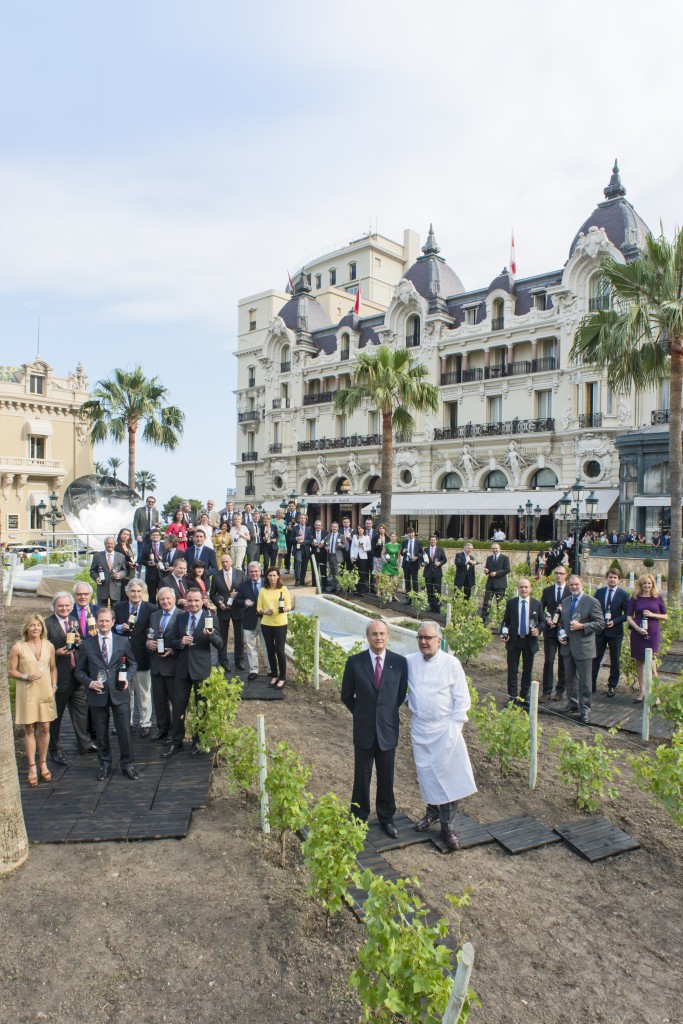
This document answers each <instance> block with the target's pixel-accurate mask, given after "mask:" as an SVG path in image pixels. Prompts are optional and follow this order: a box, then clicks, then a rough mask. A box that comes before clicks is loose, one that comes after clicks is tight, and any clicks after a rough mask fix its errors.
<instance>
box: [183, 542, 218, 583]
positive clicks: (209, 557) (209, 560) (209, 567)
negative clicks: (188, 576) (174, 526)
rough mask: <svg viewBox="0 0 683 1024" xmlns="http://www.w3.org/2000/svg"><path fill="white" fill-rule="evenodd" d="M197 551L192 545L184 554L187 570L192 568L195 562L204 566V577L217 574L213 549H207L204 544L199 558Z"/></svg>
mask: <svg viewBox="0 0 683 1024" xmlns="http://www.w3.org/2000/svg"><path fill="white" fill-rule="evenodd" d="M199 550H200V549H199V548H197V547H195V545H194V544H192V545H191V547H189V548H188V549H187V551H186V552H185V557H186V558H187V568H188V570H189V569H191V568H192V566H193V565H194V563H195V562H203V563H204V565H205V566H206V575H207V576H213V574H214V573H215V572H218V564H217V562H216V552H215V551H214V550H213V548H210V547H207V545H206V544H205V545H204V546H203V547H202V549H201V552H202V553H201V556H200V555H199Z"/></svg>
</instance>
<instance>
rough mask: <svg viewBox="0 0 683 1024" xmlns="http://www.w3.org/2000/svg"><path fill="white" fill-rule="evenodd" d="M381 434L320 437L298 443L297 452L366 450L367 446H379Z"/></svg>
mask: <svg viewBox="0 0 683 1024" xmlns="http://www.w3.org/2000/svg"><path fill="white" fill-rule="evenodd" d="M381 443H382V435H381V434H350V435H349V436H348V437H321V438H320V439H319V440H318V441H299V442H298V444H297V446H296V450H297V451H298V452H320V451H328V450H330V449H332V448H366V447H368V446H369V445H380V444H381Z"/></svg>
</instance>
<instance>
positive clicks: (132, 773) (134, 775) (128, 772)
mask: <svg viewBox="0 0 683 1024" xmlns="http://www.w3.org/2000/svg"><path fill="white" fill-rule="evenodd" d="M121 771H122V773H123V774H124V775H125V776H126V778H128V779H139V778H140V776H139V775H138V772H137V769H136V767H135V765H134V764H129V765H126V767H125V768H122V769H121Z"/></svg>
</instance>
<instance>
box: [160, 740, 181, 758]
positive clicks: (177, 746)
mask: <svg viewBox="0 0 683 1024" xmlns="http://www.w3.org/2000/svg"><path fill="white" fill-rule="evenodd" d="M182 749H183V745H182V743H171V746H170V747H169V748H168V750H165V751H164V752H163V754H162V755H161V756H162V757H173V755H174V754H179V753H180V751H181V750H182Z"/></svg>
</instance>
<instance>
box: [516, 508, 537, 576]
mask: <svg viewBox="0 0 683 1024" xmlns="http://www.w3.org/2000/svg"><path fill="white" fill-rule="evenodd" d="M541 514H542V510H541V506H540V505H536V508H534V506H533V503H532V501H531V498H529V500H528V501H527V503H526V505H519V506H518V508H517V518H518V520H519V525H520V526H524V532H525V533H526V564H527V566H528V567H529V572H531V531H532V530H533V528H534V522H535V520H536V519H540V518H541Z"/></svg>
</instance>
